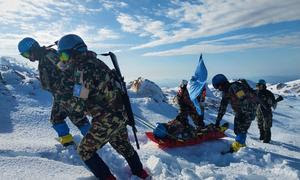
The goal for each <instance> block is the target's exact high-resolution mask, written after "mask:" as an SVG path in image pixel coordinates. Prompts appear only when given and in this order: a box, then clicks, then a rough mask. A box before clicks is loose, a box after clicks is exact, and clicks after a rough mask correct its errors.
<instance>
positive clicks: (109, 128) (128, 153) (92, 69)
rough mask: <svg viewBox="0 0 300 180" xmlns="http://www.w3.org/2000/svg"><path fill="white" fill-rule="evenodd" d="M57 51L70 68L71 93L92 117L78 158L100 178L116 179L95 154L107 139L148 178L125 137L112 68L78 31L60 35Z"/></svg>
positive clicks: (119, 93)
mask: <svg viewBox="0 0 300 180" xmlns="http://www.w3.org/2000/svg"><path fill="white" fill-rule="evenodd" d="M58 52H59V57H60V60H61V62H63V63H64V64H65V65H66V67H69V68H71V69H72V70H73V76H72V77H71V78H72V79H73V81H74V89H73V96H75V97H77V98H78V99H82V100H83V101H84V104H85V105H86V108H87V111H88V112H89V113H90V114H91V116H92V118H93V119H92V126H91V128H90V130H89V131H88V133H87V134H86V136H85V137H84V138H83V139H82V141H81V143H80V145H79V146H78V153H79V155H80V157H81V159H82V160H83V161H84V163H85V164H86V166H87V167H88V168H89V169H90V170H91V171H92V172H93V174H94V175H95V176H96V177H98V178H99V179H115V177H114V176H113V175H112V173H111V172H110V170H109V168H108V166H107V165H106V164H105V162H104V161H103V160H102V159H101V158H100V156H99V155H98V154H97V150H98V149H100V148H102V147H103V146H104V145H105V144H106V143H107V142H109V143H110V144H111V146H112V147H113V148H114V149H115V150H116V151H117V152H118V153H119V154H121V155H122V156H123V157H124V158H125V159H126V161H127V162H128V164H129V166H130V168H131V171H132V174H133V175H136V176H138V177H140V178H143V179H144V178H147V177H148V176H149V175H148V174H147V172H146V171H145V170H144V169H143V165H142V163H141V161H140V158H139V156H138V154H137V152H136V151H135V150H134V148H133V147H132V145H131V144H130V142H129V140H128V132H127V128H126V123H127V122H126V121H127V120H128V117H127V113H126V111H125V105H124V103H123V100H122V93H123V92H122V90H121V84H120V82H119V81H118V78H117V75H116V74H115V71H112V70H111V69H109V67H108V66H107V65H106V64H104V63H103V62H102V61H101V60H99V59H97V57H96V54H95V53H94V52H92V51H88V49H87V46H86V44H85V43H84V41H83V40H82V39H81V38H80V37H79V36H77V35H74V34H69V35H66V36H63V37H62V38H61V39H60V40H59V42H58ZM76 106H77V105H76ZM79 106H80V105H79ZM75 109H77V108H75Z"/></svg>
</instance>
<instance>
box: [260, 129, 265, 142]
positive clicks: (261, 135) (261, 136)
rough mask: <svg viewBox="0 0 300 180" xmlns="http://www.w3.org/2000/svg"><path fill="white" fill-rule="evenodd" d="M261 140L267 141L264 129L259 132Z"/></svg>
mask: <svg viewBox="0 0 300 180" xmlns="http://www.w3.org/2000/svg"><path fill="white" fill-rule="evenodd" d="M259 134H260V136H259V140H264V139H265V131H264V130H263V129H260V130H259Z"/></svg>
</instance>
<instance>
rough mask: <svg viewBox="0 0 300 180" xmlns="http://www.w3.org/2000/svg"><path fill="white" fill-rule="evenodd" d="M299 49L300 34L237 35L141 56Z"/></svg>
mask: <svg viewBox="0 0 300 180" xmlns="http://www.w3.org/2000/svg"><path fill="white" fill-rule="evenodd" d="M231 40H244V41H243V42H240V43H228V42H226V41H231ZM287 46H289V47H299V46H300V33H294V34H290V35H281V36H272V37H255V36H253V35H238V36H231V37H225V38H220V39H217V40H211V41H202V42H200V43H198V44H194V45H188V46H184V47H181V48H176V49H171V50H167V51H158V52H149V53H145V54H143V56H177V55H187V54H199V53H210V54H215V53H224V52H233V51H244V50H247V49H253V48H279V47H287Z"/></svg>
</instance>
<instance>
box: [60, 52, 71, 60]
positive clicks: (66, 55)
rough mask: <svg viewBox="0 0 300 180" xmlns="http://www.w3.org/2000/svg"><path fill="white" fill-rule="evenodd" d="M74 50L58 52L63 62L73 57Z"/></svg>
mask: <svg viewBox="0 0 300 180" xmlns="http://www.w3.org/2000/svg"><path fill="white" fill-rule="evenodd" d="M71 54H72V50H64V51H62V52H60V53H59V54H58V56H59V59H60V60H61V61H62V62H68V61H69V60H70V59H71Z"/></svg>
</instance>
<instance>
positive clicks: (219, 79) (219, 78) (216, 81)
mask: <svg viewBox="0 0 300 180" xmlns="http://www.w3.org/2000/svg"><path fill="white" fill-rule="evenodd" d="M226 82H228V80H227V78H226V77H225V76H224V74H217V75H215V76H214V77H213V79H212V84H213V86H214V88H215V89H217V88H218V86H219V85H220V84H225V83H226Z"/></svg>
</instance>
